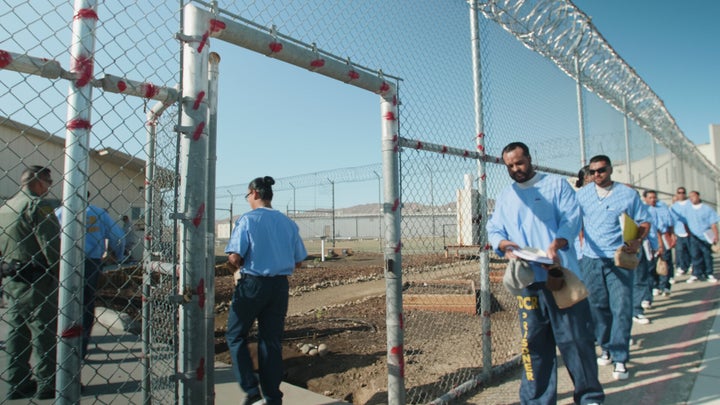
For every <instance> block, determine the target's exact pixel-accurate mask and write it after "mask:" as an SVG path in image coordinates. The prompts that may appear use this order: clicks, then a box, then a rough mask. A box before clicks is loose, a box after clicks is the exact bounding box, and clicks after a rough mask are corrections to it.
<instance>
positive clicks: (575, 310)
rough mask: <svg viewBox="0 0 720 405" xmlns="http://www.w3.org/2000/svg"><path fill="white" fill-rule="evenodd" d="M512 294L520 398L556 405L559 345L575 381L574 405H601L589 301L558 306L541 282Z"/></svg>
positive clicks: (533, 402) (529, 401) (601, 391)
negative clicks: (519, 356)
mask: <svg viewBox="0 0 720 405" xmlns="http://www.w3.org/2000/svg"><path fill="white" fill-rule="evenodd" d="M516 297H517V302H518V308H519V310H518V312H519V317H520V333H521V353H522V361H523V373H522V382H521V384H520V402H521V403H522V404H555V403H557V357H556V352H555V346H557V347H558V348H559V349H560V353H561V354H562V356H563V360H564V361H565V367H566V368H567V370H568V372H569V373H570V378H571V379H572V381H573V383H574V384H575V390H574V392H573V399H574V400H575V403H576V404H588V403H602V402H603V400H604V399H605V394H604V393H603V389H602V386H601V385H600V382H599V380H598V368H597V362H596V360H595V344H594V342H593V340H594V339H593V330H592V323H591V317H590V308H589V304H588V301H587V300H583V301H581V302H578V303H577V304H575V305H573V306H572V307H570V308H565V309H559V308H558V307H557V304H556V303H555V299H554V297H553V295H552V293H551V292H550V291H548V290H547V289H545V283H534V284H531V285H530V286H528V287H527V288H525V289H523V290H522V291H521V292H520V294H519V295H517V296H516Z"/></svg>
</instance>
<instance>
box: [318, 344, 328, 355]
mask: <svg viewBox="0 0 720 405" xmlns="http://www.w3.org/2000/svg"><path fill="white" fill-rule="evenodd" d="M317 350H318V354H319V355H320V356H325V355H326V354H328V351H329V350H328V347H327V345H326V344H325V343H320V345H319V346H318V348H317Z"/></svg>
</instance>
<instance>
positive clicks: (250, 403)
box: [243, 394, 265, 405]
mask: <svg viewBox="0 0 720 405" xmlns="http://www.w3.org/2000/svg"><path fill="white" fill-rule="evenodd" d="M264 403H265V402H263V397H262V395H260V394H254V395H250V396H248V397H247V398H245V402H243V405H255V404H257V405H260V404H264Z"/></svg>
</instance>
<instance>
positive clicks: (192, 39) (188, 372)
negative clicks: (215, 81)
mask: <svg viewBox="0 0 720 405" xmlns="http://www.w3.org/2000/svg"><path fill="white" fill-rule="evenodd" d="M183 19H184V20H183V29H184V32H183V35H182V38H181V39H182V40H183V41H184V45H183V65H184V66H183V77H182V94H183V96H182V115H181V127H180V128H179V130H180V131H179V132H181V135H180V136H181V139H180V172H179V177H180V184H181V187H180V195H179V198H178V202H179V204H180V206H179V211H180V212H178V213H177V217H178V218H179V219H180V222H179V223H180V225H179V230H180V232H179V234H180V251H179V258H180V288H181V289H182V291H181V293H182V295H183V298H184V301H183V304H182V305H181V306H180V337H179V343H180V347H179V360H178V366H179V367H180V370H179V373H180V375H179V377H180V379H179V381H180V384H179V395H180V403H182V404H200V403H202V402H204V401H205V399H206V398H207V396H206V394H205V392H204V391H205V383H204V378H205V370H206V368H207V363H208V362H211V361H213V359H206V358H205V352H206V350H207V344H206V343H205V336H206V335H207V333H206V331H205V322H204V321H205V315H204V308H205V304H206V303H207V291H206V288H205V283H206V280H205V274H206V269H207V258H206V256H207V222H206V221H207V218H208V213H207V201H206V198H207V191H206V188H207V179H208V134H207V132H208V131H207V129H206V128H205V127H206V124H207V119H208V108H207V97H208V48H209V44H208V42H207V41H208V37H209V25H210V17H209V15H208V14H207V13H205V12H203V11H201V10H199V9H198V8H197V7H195V6H194V5H192V4H188V5H186V6H185V7H184V15H183Z"/></svg>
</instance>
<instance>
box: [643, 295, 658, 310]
mask: <svg viewBox="0 0 720 405" xmlns="http://www.w3.org/2000/svg"><path fill="white" fill-rule="evenodd" d="M653 295H657V294H653ZM640 306H641V307H642V308H643V309H650V308H652V303H651V302H650V301H648V300H643V301H642V302H641V303H640Z"/></svg>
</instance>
